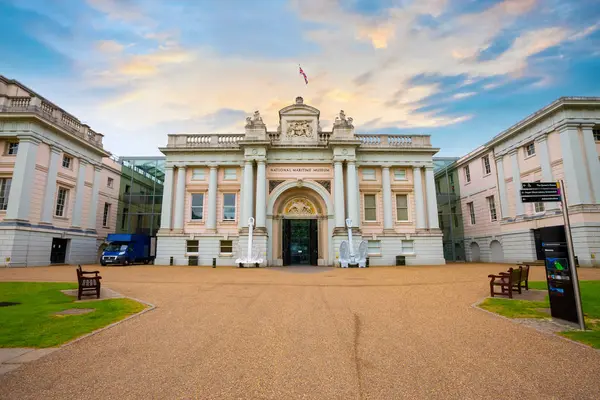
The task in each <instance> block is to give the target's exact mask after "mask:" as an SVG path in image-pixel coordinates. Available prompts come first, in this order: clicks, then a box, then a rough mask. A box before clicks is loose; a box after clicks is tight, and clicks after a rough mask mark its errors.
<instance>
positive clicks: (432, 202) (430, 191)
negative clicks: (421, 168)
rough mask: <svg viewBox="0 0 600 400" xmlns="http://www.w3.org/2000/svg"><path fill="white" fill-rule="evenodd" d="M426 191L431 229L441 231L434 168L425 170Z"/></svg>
mask: <svg viewBox="0 0 600 400" xmlns="http://www.w3.org/2000/svg"><path fill="white" fill-rule="evenodd" d="M425 191H426V192H427V215H428V220H429V229H440V222H439V220H438V209H437V197H436V194H435V179H434V177H433V167H426V168H425Z"/></svg>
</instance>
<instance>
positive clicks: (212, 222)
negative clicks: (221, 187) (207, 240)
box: [206, 165, 218, 230]
mask: <svg viewBox="0 0 600 400" xmlns="http://www.w3.org/2000/svg"><path fill="white" fill-rule="evenodd" d="M217 172H218V167H217V166H216V165H211V166H210V172H209V174H208V213H207V215H206V229H210V230H216V229H217Z"/></svg>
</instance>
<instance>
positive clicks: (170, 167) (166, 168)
mask: <svg viewBox="0 0 600 400" xmlns="http://www.w3.org/2000/svg"><path fill="white" fill-rule="evenodd" d="M173 168H175V167H173V166H172V165H165V170H168V169H170V170H173Z"/></svg>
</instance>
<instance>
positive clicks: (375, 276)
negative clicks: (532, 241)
mask: <svg viewBox="0 0 600 400" xmlns="http://www.w3.org/2000/svg"><path fill="white" fill-rule="evenodd" d="M92 268H93V269H96V267H88V268H86V269H92ZM506 268H508V265H491V264H480V265H476V264H470V265H469V264H467V265H460V264H459V265H448V266H440V267H397V268H369V269H360V270H359V269H347V270H342V269H329V268H327V269H324V268H312V269H311V268H291V269H259V270H255V269H244V270H240V269H233V268H231V269H230V268H217V269H212V268H195V267H154V266H134V267H126V268H123V267H110V268H106V267H105V268H98V269H100V270H101V272H102V276H103V285H105V286H106V287H109V288H111V289H113V290H116V291H118V292H120V293H122V294H125V295H127V296H131V297H134V298H139V299H142V300H144V301H147V302H150V303H152V304H154V305H156V306H157V308H156V309H155V310H153V311H150V312H148V313H146V314H144V315H142V316H140V317H136V318H133V319H131V320H129V321H126V322H124V323H122V324H119V325H117V326H115V327H113V328H111V329H108V330H105V331H103V332H101V333H99V334H97V335H94V336H91V337H89V338H86V339H85V340H81V341H79V342H76V343H74V344H73V345H70V346H67V347H65V348H63V349H61V350H59V351H56V352H54V353H52V354H50V355H48V356H46V357H44V358H42V359H40V360H38V361H35V362H32V363H29V364H26V365H24V366H22V367H21V368H19V369H17V370H15V371H13V372H10V373H7V374H5V375H3V376H0V398H2V399H81V398H86V399H88V400H89V399H151V398H152V399H171V398H185V399H188V398H189V399H191V398H194V399H195V398H197V399H296V398H302V399H399V398H428V399H435V398H444V399H446V398H454V399H484V398H486V399H487V398H489V399H498V398H515V399H516V398H519V399H523V398H528V399H540V398H557V399H558V398H560V399H598V398H600V378H599V377H600V352H599V351H597V350H593V349H591V348H587V347H585V346H583V345H579V344H576V343H572V342H569V341H567V340H564V339H561V338H558V337H555V336H551V335H548V334H544V333H541V332H538V331H536V330H534V329H532V328H528V327H526V326H523V325H519V324H515V323H512V322H511V321H508V320H505V319H503V318H500V317H497V316H494V315H491V314H489V313H486V312H484V311H481V310H478V309H475V308H473V307H471V305H472V304H473V303H475V302H476V301H478V300H480V299H481V298H483V297H485V296H487V295H488V290H489V286H488V279H487V275H488V274H489V273H494V272H498V271H500V270H505V269H506ZM532 275H533V276H532V280H542V279H543V278H544V277H543V270H542V268H541V267H535V268H534V269H533V271H532ZM580 275H581V278H582V279H600V270H593V269H581V270H580ZM9 280H21V281H74V280H75V268H74V267H49V268H27V269H0V281H9ZM584 307H585V304H584Z"/></svg>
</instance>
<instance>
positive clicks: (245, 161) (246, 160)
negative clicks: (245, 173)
mask: <svg viewBox="0 0 600 400" xmlns="http://www.w3.org/2000/svg"><path fill="white" fill-rule="evenodd" d="M253 161H254V160H250V159H245V160H244V166H246V165H252V162H253Z"/></svg>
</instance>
